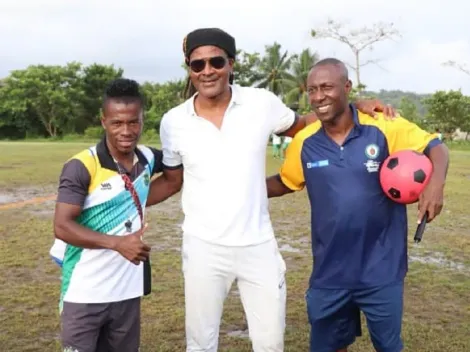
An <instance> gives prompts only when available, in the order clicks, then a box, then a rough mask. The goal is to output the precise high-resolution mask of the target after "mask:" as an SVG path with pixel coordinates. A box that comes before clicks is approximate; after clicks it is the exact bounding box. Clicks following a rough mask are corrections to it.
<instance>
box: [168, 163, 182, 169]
mask: <svg viewBox="0 0 470 352" xmlns="http://www.w3.org/2000/svg"><path fill="white" fill-rule="evenodd" d="M181 168H183V164H179V165H174V166H170V165H166V164H163V169H167V170H177V169H181Z"/></svg>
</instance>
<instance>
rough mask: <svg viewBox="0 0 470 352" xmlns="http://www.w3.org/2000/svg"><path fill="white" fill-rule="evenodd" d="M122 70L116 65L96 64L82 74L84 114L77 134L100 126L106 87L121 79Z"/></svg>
mask: <svg viewBox="0 0 470 352" xmlns="http://www.w3.org/2000/svg"><path fill="white" fill-rule="evenodd" d="M123 72H124V71H123V69H122V68H115V67H114V65H109V66H107V65H100V64H97V63H94V64H92V65H90V66H87V67H84V68H83V71H82V72H81V73H80V78H81V79H80V85H81V90H82V91H83V100H82V104H83V105H82V106H83V110H84V114H83V116H82V119H81V120H80V121H77V125H76V128H77V129H76V130H75V132H77V133H81V132H82V131H84V130H85V129H86V128H87V127H89V126H90V125H97V124H99V119H98V117H99V115H100V109H101V105H102V103H103V93H104V90H105V88H106V86H107V85H108V84H109V82H111V81H112V80H114V79H116V78H121V77H122V74H123Z"/></svg>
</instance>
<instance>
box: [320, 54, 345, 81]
mask: <svg viewBox="0 0 470 352" xmlns="http://www.w3.org/2000/svg"><path fill="white" fill-rule="evenodd" d="M327 65H332V66H337V67H338V68H340V69H341V71H342V72H341V73H342V74H341V75H342V76H343V78H344V79H345V80H349V72H348V68H347V67H346V65H345V63H344V62H343V61H341V60H338V59H335V58H334V57H328V58H326V59H322V60H320V61H318V62H316V63H315V64H314V65H313V66H312V69H313V68H315V67H318V66H327Z"/></svg>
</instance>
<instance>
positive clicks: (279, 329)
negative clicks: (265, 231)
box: [182, 236, 286, 352]
mask: <svg viewBox="0 0 470 352" xmlns="http://www.w3.org/2000/svg"><path fill="white" fill-rule="evenodd" d="M182 255H183V273H184V286H185V287H184V289H185V305H186V307H185V309H186V344H187V347H186V351H187V352H202V351H204V352H216V351H217V347H218V338H219V326H220V321H221V317H222V312H223V305H224V301H225V298H226V297H227V294H228V292H229V290H230V287H231V286H232V283H233V281H234V280H235V279H236V280H237V283H238V289H239V291H240V298H241V301H242V304H243V308H244V311H245V314H246V318H247V322H248V329H249V335H250V339H251V342H252V345H253V351H254V352H282V351H283V350H284V330H285V315H286V284H285V271H286V266H285V262H284V260H283V258H282V256H281V254H280V252H279V249H278V246H277V241H276V240H275V239H273V240H271V241H268V242H265V243H262V244H259V245H254V246H246V247H226V246H219V245H215V244H211V243H207V242H204V241H202V240H200V239H198V238H195V237H190V236H184V237H183V250H182Z"/></svg>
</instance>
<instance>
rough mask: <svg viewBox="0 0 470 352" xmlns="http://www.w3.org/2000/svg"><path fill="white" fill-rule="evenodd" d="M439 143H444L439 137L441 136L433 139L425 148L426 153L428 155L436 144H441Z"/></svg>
mask: <svg viewBox="0 0 470 352" xmlns="http://www.w3.org/2000/svg"><path fill="white" fill-rule="evenodd" d="M439 144H442V141H441V140H440V139H439V138H434V139H432V140H431V141H430V142H429V143H428V145H427V146H426V148H424V151H423V153H424V154H425V155H426V156H429V152H430V151H431V149H432V148H434V147H435V146H436V145H439Z"/></svg>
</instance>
